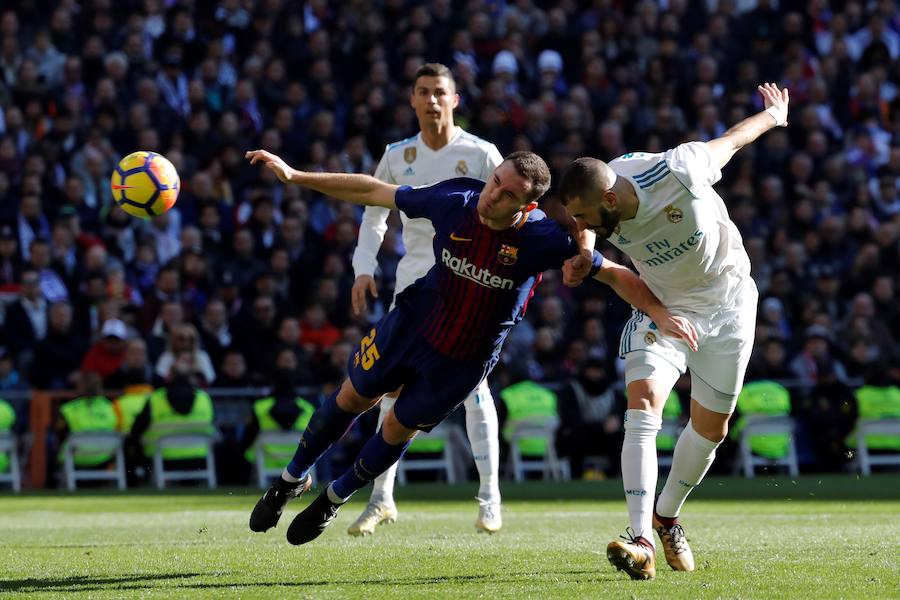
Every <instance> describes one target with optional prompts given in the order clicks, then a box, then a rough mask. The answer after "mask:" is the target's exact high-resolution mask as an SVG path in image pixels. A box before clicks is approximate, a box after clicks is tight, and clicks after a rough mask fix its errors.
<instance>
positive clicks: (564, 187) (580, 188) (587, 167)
mask: <svg viewBox="0 0 900 600" xmlns="http://www.w3.org/2000/svg"><path fill="white" fill-rule="evenodd" d="M601 164H603V163H601V162H600V161H599V160H597V159H596V158H590V157H588V156H583V157H581V158H578V159H575V160H574V161H573V162H572V164H571V165H569V166H568V167H566V170H565V172H563V175H562V179H561V180H560V182H559V200H560V202H562V203H563V205H564V206H565V205H566V204H568V202H569V200H571V199H572V198H575V197H576V196H577V197H583V196H584V195H585V192H586V191H587V190H596V189H600V187H601V186H602V181H601V180H602V171H601V170H600V165H601Z"/></svg>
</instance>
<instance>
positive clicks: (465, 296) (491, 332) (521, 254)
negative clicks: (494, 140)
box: [396, 177, 578, 362]
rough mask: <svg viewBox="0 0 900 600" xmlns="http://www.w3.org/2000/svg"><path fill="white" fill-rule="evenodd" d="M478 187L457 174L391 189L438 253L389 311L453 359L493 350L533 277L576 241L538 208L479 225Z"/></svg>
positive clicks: (478, 358)
mask: <svg viewBox="0 0 900 600" xmlns="http://www.w3.org/2000/svg"><path fill="white" fill-rule="evenodd" d="M483 187H484V182H483V181H478V180H476V179H470V178H467V177H462V178H457V179H450V180H448V181H443V182H440V183H437V184H435V185H432V186H428V187H421V188H412V187H407V186H403V187H401V188H399V189H398V190H397V193H396V203H397V207H398V208H399V209H400V210H402V211H403V212H405V213H406V214H407V215H408V216H410V217H414V218H415V217H424V218H426V219H429V220H430V221H431V223H433V225H434V230H435V236H434V244H433V246H434V256H435V257H437V259H438V260H437V263H436V264H435V265H434V266H433V267H432V268H431V269H430V270H429V271H428V273H427V274H426V275H425V277H422V278H421V279H419V280H417V281H416V282H415V283H414V284H413V285H411V286H409V287H408V288H407V289H406V290H405V291H404V292H403V293H402V294H400V295H398V296H397V308H396V310H402V311H404V312H405V313H406V314H408V315H409V316H410V317H411V318H413V319H415V320H416V321H417V322H418V326H419V331H420V332H421V334H422V336H423V337H424V338H425V340H426V341H427V342H428V343H429V344H431V345H432V346H433V347H434V348H435V349H436V350H437V351H438V352H440V353H441V354H443V355H445V356H448V357H450V358H453V359H455V360H464V361H468V360H471V361H474V362H484V361H485V360H487V359H489V358H490V357H491V356H492V355H493V356H494V357H496V356H497V355H499V353H500V347H501V345H502V344H503V340H504V339H506V334H507V333H508V332H509V329H510V328H511V327H512V326H513V325H515V324H516V323H518V322H519V321H521V320H522V317H523V316H524V315H525V309H526V308H527V305H528V300H529V298H531V295H532V294H533V293H534V287H535V285H536V284H537V282H538V281H539V275H540V274H541V273H542V272H543V271H545V270H547V269H558V268H560V267H561V266H562V264H563V262H564V261H565V260H566V259H567V258H569V257H571V256H574V255H575V254H577V253H578V244H577V243H576V242H575V241H574V240H573V239H572V238H571V237H570V236H569V235H568V234H567V233H565V232H564V231H563V230H562V229H561V228H560V227H559V225H557V223H556V222H555V221H552V220H550V219H547V218H546V217H545V215H544V213H543V212H541V211H540V210H534V211H532V212H531V213H529V215H528V217H527V219H526V220H525V221H524V222H522V223H521V224H520V225H519V226H517V227H510V228H508V229H504V230H503V231H495V230H493V229H491V228H489V227H487V226H485V225H483V224H482V223H481V220H480V219H479V218H478V213H477V212H476V205H477V204H478V195H479V193H480V192H481V189H482V188H483Z"/></svg>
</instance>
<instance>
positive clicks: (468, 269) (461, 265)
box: [441, 248, 513, 290]
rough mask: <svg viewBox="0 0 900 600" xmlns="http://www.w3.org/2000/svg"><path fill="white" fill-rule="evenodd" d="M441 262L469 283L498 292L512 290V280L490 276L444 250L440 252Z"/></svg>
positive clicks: (465, 260) (485, 271)
mask: <svg viewBox="0 0 900 600" xmlns="http://www.w3.org/2000/svg"><path fill="white" fill-rule="evenodd" d="M441 262H443V263H444V266H445V267H447V268H448V269H450V270H451V271H453V272H454V273H456V274H457V275H459V276H460V277H464V278H466V279H468V280H469V281H474V282H475V283H477V284H478V285H483V286H484V287H487V288H494V289H499V290H511V289H513V280H512V279H504V278H502V277H498V276H496V275H491V272H490V271H488V270H487V269H481V268H479V267H477V266H476V265H473V264H472V263H470V262H469V261H468V260H467V259H466V258H457V257H455V256H453V255H452V254H450V251H449V250H447V249H446V248H444V249H443V251H442V252H441Z"/></svg>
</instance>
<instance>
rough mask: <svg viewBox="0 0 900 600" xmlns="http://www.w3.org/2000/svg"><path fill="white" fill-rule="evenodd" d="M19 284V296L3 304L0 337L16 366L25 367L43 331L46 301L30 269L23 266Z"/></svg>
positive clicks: (44, 333) (44, 332)
mask: <svg viewBox="0 0 900 600" xmlns="http://www.w3.org/2000/svg"><path fill="white" fill-rule="evenodd" d="M19 284H20V286H21V289H20V291H19V298H18V299H17V300H15V301H14V302H13V303H11V304H10V305H9V306H7V307H6V315H5V318H4V328H3V337H4V339H5V340H6V343H7V349H8V350H9V351H10V353H11V354H12V355H13V356H14V357H15V360H16V361H17V364H18V365H19V367H20V368H23V369H27V368H28V366H30V364H31V361H32V359H33V358H34V349H35V347H36V346H37V343H38V342H39V341H41V340H42V339H44V337H45V336H46V335H47V301H46V300H45V299H44V296H43V294H41V280H40V275H39V273H38V272H37V271H35V270H34V269H31V268H27V269H25V270H23V271H22V276H21V279H20V280H19Z"/></svg>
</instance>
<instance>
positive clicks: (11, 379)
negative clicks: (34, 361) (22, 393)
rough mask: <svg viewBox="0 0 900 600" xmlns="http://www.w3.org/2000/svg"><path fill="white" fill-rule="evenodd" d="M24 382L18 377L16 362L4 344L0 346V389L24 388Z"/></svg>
mask: <svg viewBox="0 0 900 600" xmlns="http://www.w3.org/2000/svg"><path fill="white" fill-rule="evenodd" d="M25 388H26V385H25V382H24V381H23V380H22V378H21V377H19V371H17V370H16V364H15V362H14V361H13V359H12V356H10V354H9V352H8V351H7V349H6V347H5V346H0V391H3V390H21V389H25Z"/></svg>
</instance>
